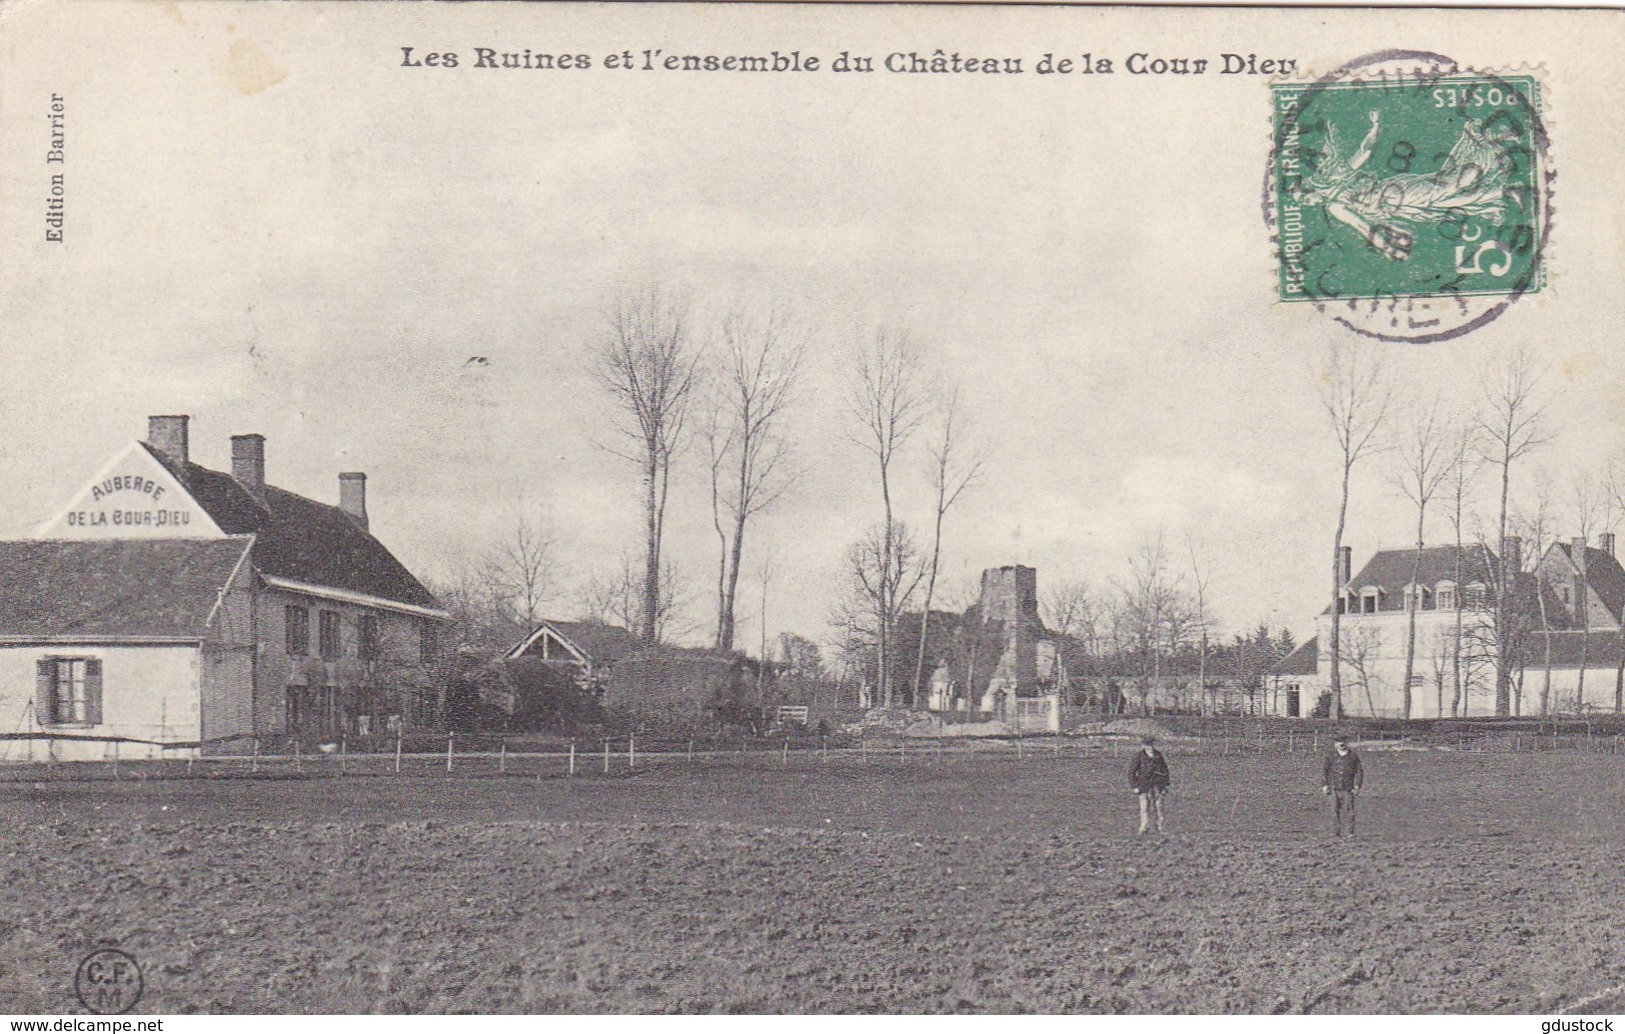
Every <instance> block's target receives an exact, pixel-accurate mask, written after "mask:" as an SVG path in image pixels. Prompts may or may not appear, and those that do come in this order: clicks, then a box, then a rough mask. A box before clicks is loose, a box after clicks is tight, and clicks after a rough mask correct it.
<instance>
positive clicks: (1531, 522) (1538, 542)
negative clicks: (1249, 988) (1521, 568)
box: [1515, 484, 1552, 717]
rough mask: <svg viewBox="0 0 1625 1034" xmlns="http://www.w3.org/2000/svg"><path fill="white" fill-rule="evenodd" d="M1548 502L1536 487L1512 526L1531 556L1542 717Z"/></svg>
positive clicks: (1547, 689)
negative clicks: (1528, 505)
mask: <svg viewBox="0 0 1625 1034" xmlns="http://www.w3.org/2000/svg"><path fill="white" fill-rule="evenodd" d="M1551 511H1552V504H1551V493H1550V491H1549V490H1548V488H1547V486H1546V485H1544V484H1542V485H1540V486H1539V489H1538V491H1537V492H1536V494H1535V505H1534V509H1533V510H1531V511H1529V512H1528V513H1526V514H1524V515H1523V516H1522V517H1521V518H1519V519H1517V520H1516V522H1515V526H1516V527H1517V529H1518V533H1519V535H1520V537H1521V538H1522V539H1523V540H1524V541H1525V542H1527V543H1528V545H1529V552H1530V554H1531V557H1532V559H1533V562H1532V563H1531V564H1530V576H1531V579H1532V581H1533V582H1534V597H1535V613H1536V615H1537V616H1538V618H1539V621H1540V632H1541V636H1540V638H1541V646H1542V653H1543V656H1542V672H1543V674H1542V678H1541V684H1540V714H1541V716H1542V717H1544V716H1546V715H1547V714H1549V713H1551V703H1552V615H1551V606H1550V604H1549V602H1548V601H1549V599H1550V597H1551V592H1550V586H1549V584H1548V576H1547V572H1546V565H1545V564H1543V563H1541V558H1542V557H1543V556H1544V555H1545V553H1546V549H1547V547H1548V546H1549V545H1551V542H1552V512H1551Z"/></svg>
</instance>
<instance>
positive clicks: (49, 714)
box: [34, 658, 56, 725]
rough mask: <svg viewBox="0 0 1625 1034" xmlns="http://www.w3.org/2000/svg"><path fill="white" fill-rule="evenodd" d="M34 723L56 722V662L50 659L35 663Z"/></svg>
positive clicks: (48, 723)
mask: <svg viewBox="0 0 1625 1034" xmlns="http://www.w3.org/2000/svg"><path fill="white" fill-rule="evenodd" d="M34 722H35V723H36V724H38V725H53V724H55V722H56V662H55V661H53V660H50V659H48V658H47V659H46V660H41V661H35V662H34Z"/></svg>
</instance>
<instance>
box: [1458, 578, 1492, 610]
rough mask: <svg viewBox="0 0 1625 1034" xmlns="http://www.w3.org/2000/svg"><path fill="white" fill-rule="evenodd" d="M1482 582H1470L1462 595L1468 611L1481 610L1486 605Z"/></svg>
mask: <svg viewBox="0 0 1625 1034" xmlns="http://www.w3.org/2000/svg"><path fill="white" fill-rule="evenodd" d="M1484 589H1485V586H1484V583H1483V582H1472V583H1471V584H1469V585H1468V586H1467V591H1466V592H1465V593H1464V594H1463V601H1464V604H1465V606H1466V607H1467V609H1468V610H1483V609H1484V608H1485V606H1486V605H1487V602H1488V601H1487V598H1486V594H1485V591H1484Z"/></svg>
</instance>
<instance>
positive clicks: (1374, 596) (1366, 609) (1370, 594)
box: [1360, 589, 1381, 614]
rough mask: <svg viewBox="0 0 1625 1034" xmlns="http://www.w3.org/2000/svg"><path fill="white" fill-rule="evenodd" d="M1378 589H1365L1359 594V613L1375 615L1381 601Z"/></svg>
mask: <svg viewBox="0 0 1625 1034" xmlns="http://www.w3.org/2000/svg"><path fill="white" fill-rule="evenodd" d="M1380 592H1381V590H1380V589H1365V590H1363V591H1362V592H1361V593H1360V613H1362V614H1375V613H1376V612H1377V606H1378V604H1379V602H1380V601H1381V596H1380V595H1379V594H1380Z"/></svg>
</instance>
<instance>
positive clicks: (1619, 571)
mask: <svg viewBox="0 0 1625 1034" xmlns="http://www.w3.org/2000/svg"><path fill="white" fill-rule="evenodd" d="M1557 548H1558V549H1559V550H1561V551H1562V553H1563V556H1564V558H1566V559H1567V560H1568V561H1569V563H1571V564H1573V563H1574V547H1573V545H1572V544H1571V543H1568V542H1559V543H1558V544H1557ZM1585 565H1586V584H1588V585H1589V586H1591V589H1592V591H1593V592H1595V593H1596V594H1597V597H1598V598H1599V599H1601V600H1602V605H1603V606H1605V607H1607V608H1608V613H1609V616H1610V617H1612V618H1613V619H1614V620H1615V621H1619V620H1620V619H1621V617H1622V616H1625V568H1621V567H1620V566H1619V560H1618V559H1617V558H1616V557H1615V556H1614V554H1612V553H1610V552H1608V551H1607V550H1603V549H1598V548H1597V547H1595V546H1587V547H1586V549H1585Z"/></svg>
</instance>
